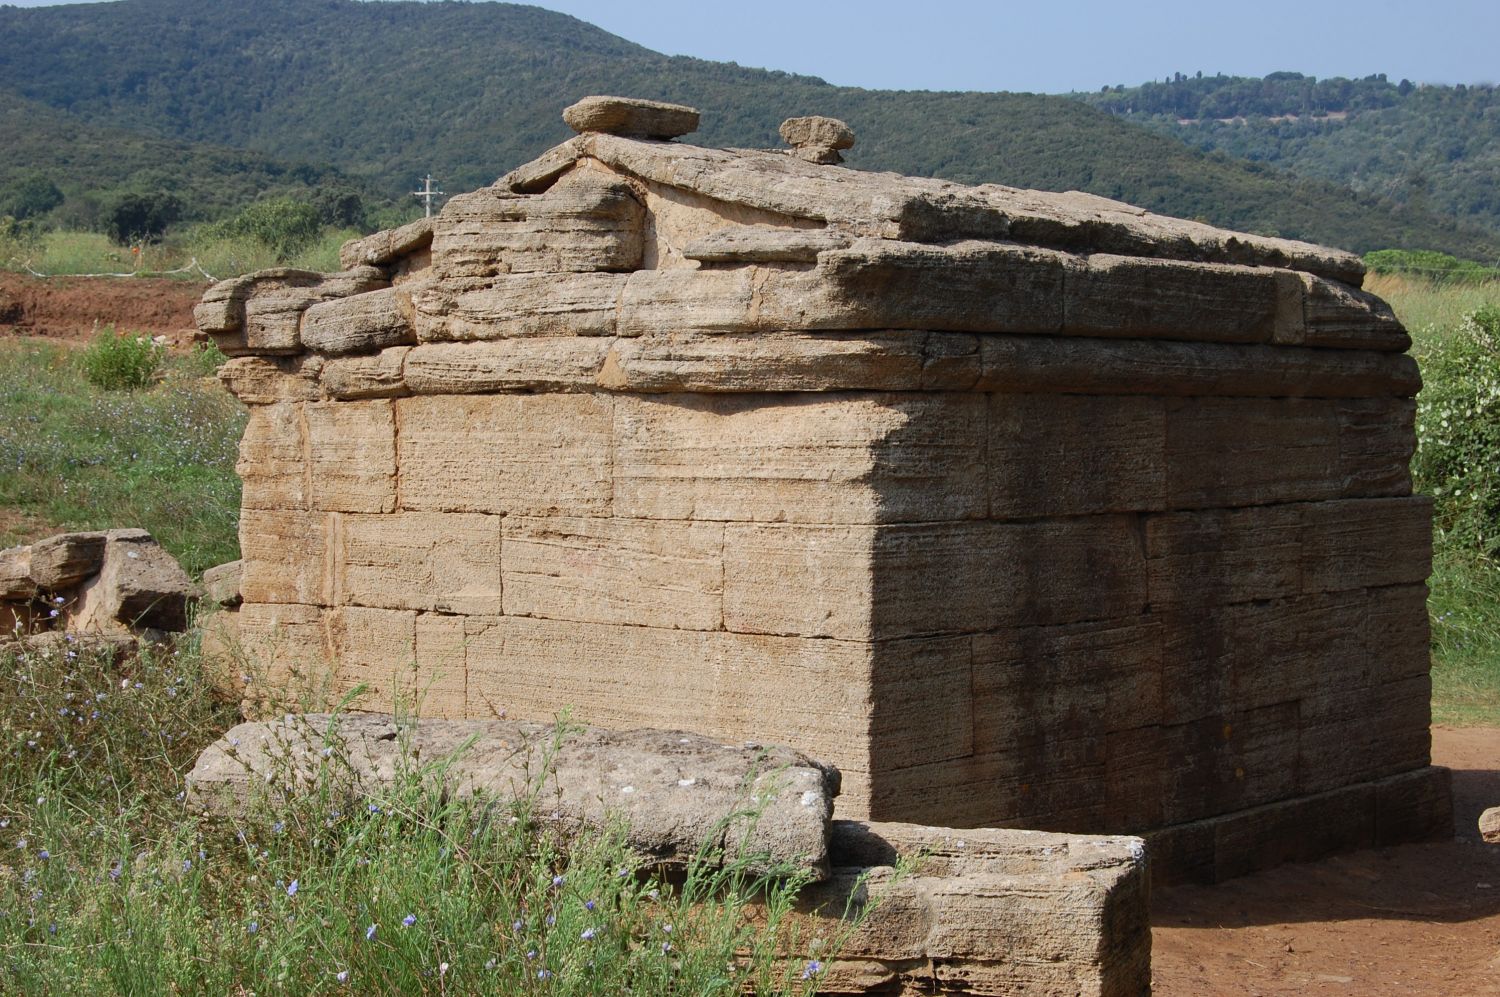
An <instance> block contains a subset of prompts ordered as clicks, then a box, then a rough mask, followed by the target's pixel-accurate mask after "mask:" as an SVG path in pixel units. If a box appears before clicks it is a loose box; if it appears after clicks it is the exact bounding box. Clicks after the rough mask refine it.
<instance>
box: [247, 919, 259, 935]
mask: <svg viewBox="0 0 1500 997" xmlns="http://www.w3.org/2000/svg"><path fill="white" fill-rule="evenodd" d="M259 930H260V922H259V921H251V922H250V923H249V924H247V925H245V934H247V935H253V934H255V933H256V932H257V931H259Z"/></svg>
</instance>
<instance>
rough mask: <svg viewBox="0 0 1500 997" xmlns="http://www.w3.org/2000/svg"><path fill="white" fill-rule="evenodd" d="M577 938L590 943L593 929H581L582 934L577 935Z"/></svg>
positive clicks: (592, 938)
mask: <svg viewBox="0 0 1500 997" xmlns="http://www.w3.org/2000/svg"><path fill="white" fill-rule="evenodd" d="M578 937H579V938H582V939H583V940H584V941H586V942H591V941H593V940H594V929H593V928H584V929H583V934H581V935H579V936H578Z"/></svg>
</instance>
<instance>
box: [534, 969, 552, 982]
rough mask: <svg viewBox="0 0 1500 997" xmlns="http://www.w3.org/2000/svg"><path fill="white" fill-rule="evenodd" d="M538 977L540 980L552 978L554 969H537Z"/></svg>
mask: <svg viewBox="0 0 1500 997" xmlns="http://www.w3.org/2000/svg"><path fill="white" fill-rule="evenodd" d="M536 978H537V979H539V980H550V979H552V970H550V969H539V970H537V971H536Z"/></svg>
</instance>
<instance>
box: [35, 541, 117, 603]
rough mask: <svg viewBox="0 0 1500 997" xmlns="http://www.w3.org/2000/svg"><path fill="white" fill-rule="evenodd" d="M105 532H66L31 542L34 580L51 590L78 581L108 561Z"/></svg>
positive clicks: (62, 587)
mask: <svg viewBox="0 0 1500 997" xmlns="http://www.w3.org/2000/svg"><path fill="white" fill-rule="evenodd" d="M104 536H105V535H104V534H103V533H102V532H94V533H62V534H59V535H58V536H55V537H48V538H47V539H46V540H38V541H37V542H36V543H34V544H32V545H31V580H32V581H34V582H36V584H37V585H38V586H40V587H41V588H44V589H47V590H49V591H54V592H55V591H57V590H58V589H64V588H68V587H69V586H71V585H76V584H78V583H79V582H81V581H83V580H84V579H85V578H87V577H88V576H90V575H92V574H96V573H97V572H98V571H99V569H100V567H102V566H103V564H104Z"/></svg>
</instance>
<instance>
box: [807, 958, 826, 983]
mask: <svg viewBox="0 0 1500 997" xmlns="http://www.w3.org/2000/svg"><path fill="white" fill-rule="evenodd" d="M822 971H823V964H822V963H821V962H819V961H818V960H816V959H814V960H812V961H811V962H809V963H808V964H807V968H806V969H804V970H803V971H802V978H803V979H804V980H810V979H812V978H813V977H814V976H817V975H818V974H819V973H820V972H822Z"/></svg>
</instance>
